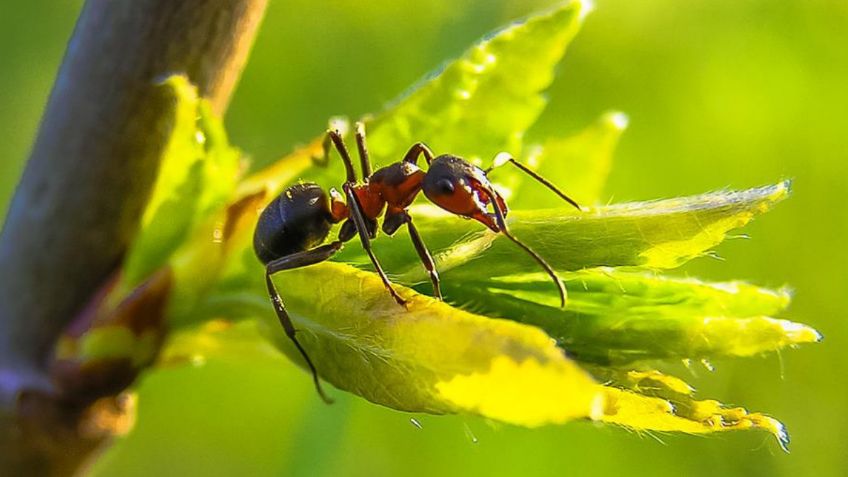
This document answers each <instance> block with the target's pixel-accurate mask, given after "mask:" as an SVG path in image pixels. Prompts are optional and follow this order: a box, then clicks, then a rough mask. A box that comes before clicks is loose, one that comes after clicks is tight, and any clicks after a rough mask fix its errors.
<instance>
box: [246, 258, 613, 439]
mask: <svg viewBox="0 0 848 477" xmlns="http://www.w3.org/2000/svg"><path fill="white" fill-rule="evenodd" d="M256 276H258V277H260V278H261V273H258V274H257V275H256ZM275 282H276V283H277V286H278V287H279V289H280V290H283V291H284V294H285V297H286V298H285V300H286V305H287V308H289V310H290V312H291V314H292V317H293V320H294V322H295V326H296V327H297V328H298V330H300V332H299V334H298V339H299V340H300V341H301V343H302V344H303V345H304V347H305V348H306V349H307V350H308V352H309V354H310V356H311V358H312V359H313V361H314V362H315V365H316V366H317V368H318V369H319V370H320V373H321V375H322V376H323V377H324V378H325V379H327V380H328V381H329V382H331V383H333V384H334V385H335V386H336V387H339V388H341V389H344V390H347V391H351V392H354V393H356V394H358V395H360V396H363V397H365V398H366V399H368V400H370V401H372V402H375V403H378V404H383V405H386V406H389V407H392V408H395V409H401V410H407V411H418V412H431V413H452V412H465V413H472V414H478V415H481V416H485V417H490V418H493V419H497V420H500V421H503V422H509V423H513V424H521V425H526V426H537V425H541V424H545V423H555V422H565V421H568V420H571V419H574V418H578V417H588V416H590V415H591V414H592V412H593V409H594V408H595V407H597V406H598V403H599V401H598V399H599V390H598V389H597V387H596V386H595V384H594V381H593V380H592V379H591V378H590V377H589V375H588V374H587V373H585V372H584V371H583V370H581V369H580V368H579V367H578V366H577V365H575V364H574V363H573V362H572V361H570V360H568V359H567V358H566V357H565V356H564V355H563V353H562V352H561V351H560V350H559V349H558V348H557V347H556V346H555V343H554V342H553V340H551V339H550V338H549V337H548V336H547V335H546V334H545V333H543V332H542V331H540V330H538V329H536V328H533V327H530V326H526V325H521V324H519V323H514V322H511V321H507V320H494V319H490V318H486V317H483V316H479V315H474V314H472V313H468V312H465V311H462V310H459V309H456V308H452V307H450V306H448V305H446V304H444V303H441V302H438V301H435V300H433V299H430V298H428V297H425V296H422V295H418V294H416V293H414V292H412V291H411V290H406V289H403V288H402V287H398V288H399V290H400V292H401V293H402V294H403V295H404V296H405V298H407V299H409V300H410V302H409V304H408V309H407V310H405V311H404V310H403V308H402V307H400V305H398V304H397V303H396V302H395V301H394V300H393V299H392V298H391V297H390V296H389V295H388V294H387V293H386V290H385V288H384V286H383V284H382V282H381V281H380V280H379V278H377V277H376V276H375V275H374V274H372V273H366V272H362V271H359V270H356V269H355V268H352V267H350V266H347V265H342V264H337V263H323V264H320V265H316V266H312V267H309V268H306V269H298V270H291V271H286V272H283V273H279V274H277V275H276V276H275ZM259 288H260V289H261V286H260V287H259ZM257 291H258V290H257ZM257 299H262V300H263V301H265V302H267V298H266V297H265V296H258V297H257ZM263 308H265V309H267V308H268V307H267V305H266V306H265V307H263ZM263 317H265V318H268V319H269V322H270V326H269V332H270V333H271V336H272V337H273V339H274V340H275V342H276V343H277V344H278V345H279V346H280V347H281V348H282V349H283V350H284V351H285V352H286V353H287V354H289V356H290V357H292V358H293V359H296V360H298V361H300V358H299V355H298V354H297V352H296V351H295V350H294V348H293V347H292V345H291V342H290V341H289V339H288V338H287V337H285V335H284V334H283V333H282V330H281V328H280V326H279V323H278V322H277V320H276V319H275V317H274V316H273V314H272V313H264V314H263Z"/></svg>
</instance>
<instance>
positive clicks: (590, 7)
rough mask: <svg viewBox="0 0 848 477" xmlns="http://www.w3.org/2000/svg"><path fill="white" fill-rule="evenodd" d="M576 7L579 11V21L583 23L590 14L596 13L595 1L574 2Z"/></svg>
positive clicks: (580, 0)
mask: <svg viewBox="0 0 848 477" xmlns="http://www.w3.org/2000/svg"><path fill="white" fill-rule="evenodd" d="M574 6H575V7H576V8H577V9H578V10H579V13H578V19H579V20H580V21H581V22H582V21H584V20H585V19H586V17H587V16H589V14H590V13H592V12H593V11H595V2H594V0H579V1H575V2H574Z"/></svg>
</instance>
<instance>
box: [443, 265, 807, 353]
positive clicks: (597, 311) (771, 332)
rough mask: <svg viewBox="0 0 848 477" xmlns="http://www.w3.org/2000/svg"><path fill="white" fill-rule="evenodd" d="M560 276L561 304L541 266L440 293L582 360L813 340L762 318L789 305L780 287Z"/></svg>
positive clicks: (768, 347)
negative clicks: (529, 330) (564, 292)
mask: <svg viewBox="0 0 848 477" xmlns="http://www.w3.org/2000/svg"><path fill="white" fill-rule="evenodd" d="M562 278H563V279H564V280H565V283H566V286H567V288H568V290H569V302H568V306H567V308H565V309H562V308H559V300H558V297H557V295H556V293H555V292H554V289H553V287H552V285H551V282H550V278H548V277H547V276H546V275H543V274H539V273H533V274H525V275H512V276H509V277H504V278H500V279H492V278H490V277H482V278H478V279H476V280H473V281H462V282H460V281H453V282H446V283H445V286H444V290H445V291H447V293H449V295H450V296H458V297H462V300H463V304H464V307H465V308H468V309H473V310H475V311H477V312H479V313H483V314H486V315H490V316H499V317H504V318H509V319H512V320H515V321H519V322H522V323H527V324H531V325H534V326H538V327H539V328H541V329H543V330H545V331H546V332H547V333H548V334H549V335H550V336H552V337H553V338H555V339H556V340H557V343H558V344H559V345H560V346H561V347H562V348H564V349H565V350H566V351H567V352H568V355H569V356H570V357H572V358H574V359H577V360H579V361H584V362H590V363H598V364H613V365H623V364H629V363H633V362H635V361H644V360H657V359H666V360H667V359H696V360H697V359H712V358H720V357H741V356H752V355H757V354H762V353H765V352H769V351H775V350H779V349H782V348H786V347H790V346H797V345H799V344H802V343H812V342H817V341H819V339H820V338H821V337H820V335H819V334H818V332H817V331H815V330H814V329H812V328H810V327H808V326H805V325H802V324H799V323H794V322H791V321H786V320H779V319H775V318H771V317H769V315H771V316H775V315H777V314H779V313H781V312H782V311H783V310H784V309H785V308H786V307H787V306H788V305H789V300H790V297H789V294H788V293H787V292H786V291H785V290H780V291H775V290H769V289H765V288H759V287H755V286H753V285H749V284H747V283H744V282H738V281H737V282H729V283H707V282H702V281H699V280H695V279H676V278H671V277H664V276H657V275H653V274H648V273H643V272H626V271H620V270H614V269H591V270H583V271H580V272H570V273H566V274H563V276H562Z"/></svg>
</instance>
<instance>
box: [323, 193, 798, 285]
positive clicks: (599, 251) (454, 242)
mask: <svg viewBox="0 0 848 477" xmlns="http://www.w3.org/2000/svg"><path fill="white" fill-rule="evenodd" d="M789 190H790V184H789V182H782V183H779V184H776V185H773V186H767V187H760V188H754V189H748V190H743V191H719V192H712V193H708V194H703V195H698V196H692V197H684V198H676V199H665V200H657V201H650V202H634V203H627V204H617V205H610V206H602V207H597V208H594V209H591V210H590V211H587V212H578V211H576V210H574V209H543V210H533V211H516V212H514V213H512V214H510V220H509V223H510V228H511V230H512V231H513V233H514V234H515V235H516V236H517V237H519V238H521V239H522V240H523V241H525V242H526V243H527V244H529V245H530V246H531V247H532V248H533V249H534V250H536V251H537V252H538V253H539V255H541V256H542V257H544V258H545V260H547V261H548V262H549V263H550V264H551V265H552V266H553V267H554V268H556V269H557V270H561V271H570V270H580V269H583V268H591V267H601V266H606V267H621V266H640V267H647V268H674V267H677V266H679V265H682V264H683V263H685V262H687V261H688V260H691V259H693V258H695V257H698V256H701V255H703V254H704V253H705V251H707V250H708V249H710V248H711V247H713V246H715V245H717V244H719V243H721V242H722V241H723V240H724V238H725V236H726V234H727V232H729V231H731V230H733V229H736V228H739V227H742V226H744V225H745V224H747V223H748V222H750V221H751V220H752V219H753V218H754V217H755V216H757V215H759V214H762V213H764V212H766V211H768V210H769V209H770V208H771V207H772V206H773V205H774V204H776V203H778V202H780V201H782V200H783V199H785V198H786V197H788V195H789ZM413 216H414V217H415V223H416V224H417V225H418V228H419V229H420V231H421V235H422V237H423V238H424V241H425V242H426V243H427V245H428V246H429V248H430V249H431V250H432V251H433V252H434V253H435V259H436V268H437V269H438V270H439V273H440V274H442V275H443V276H444V278H445V281H446V282H447V281H464V280H473V279H474V278H476V277H479V276H481V275H483V276H489V277H494V276H507V275H510V274H515V273H526V272H527V271H528V269H532V268H531V267H534V268H535V265H534V263H533V261H532V259H530V258H529V257H527V255H526V254H525V253H524V252H523V251H522V250H521V249H519V248H518V247H516V246H515V245H514V244H513V243H511V242H510V241H508V240H506V239H504V238H503V237H501V236H500V235H497V234H494V233H492V232H488V231H485V230H481V229H482V226H481V225H480V224H479V223H477V222H474V221H470V220H461V219H459V218H457V217H451V216H446V215H445V214H442V213H436V212H432V209H424V210H422V209H417V210H415V211H413ZM447 224H449V226H448V225H447ZM377 243H379V251H378V252H377V253H378V255H379V257H380V260H381V262H382V263H383V264H384V266H385V268H386V270H388V271H389V272H395V273H396V275H395V277H396V279H397V280H399V281H401V282H402V283H406V284H415V283H420V282H423V281H426V274H425V273H424V271H423V269H422V267H421V264H420V262H419V261H418V258H417V256H416V255H415V253H412V248H411V245H410V242H409V240H408V239H407V235H406V231H405V230H404V231H402V232H400V233H399V234H398V235H397V236H396V238H395V239H394V240H385V239H382V240H381V239H378V240H377ZM338 260H342V261H351V262H357V263H365V261H366V260H367V259H366V258H365V257H364V253H363V252H362V250H361V249H360V248H359V247H349V248H347V249H345V250H344V251H343V252H342V253H341V254H339V255H338Z"/></svg>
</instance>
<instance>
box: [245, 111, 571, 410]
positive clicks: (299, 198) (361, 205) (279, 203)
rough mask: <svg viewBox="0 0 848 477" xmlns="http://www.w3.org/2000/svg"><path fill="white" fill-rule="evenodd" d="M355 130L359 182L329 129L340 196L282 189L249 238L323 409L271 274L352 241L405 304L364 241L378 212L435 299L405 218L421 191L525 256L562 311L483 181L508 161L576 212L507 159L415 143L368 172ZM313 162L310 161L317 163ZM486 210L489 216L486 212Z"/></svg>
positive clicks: (417, 238)
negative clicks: (407, 243)
mask: <svg viewBox="0 0 848 477" xmlns="http://www.w3.org/2000/svg"><path fill="white" fill-rule="evenodd" d="M355 129H356V131H355V135H356V145H357V149H358V152H359V159H360V164H361V169H362V176H363V180H362V182H359V181H358V180H357V177H356V172H355V171H354V168H353V162H352V161H351V158H350V154H349V153H348V150H347V147H346V146H345V143H344V140H343V139H342V135H341V133H340V132H339V131H338V130H334V129H330V130H328V131H327V133H326V135H325V137H324V141H323V143H322V146H323V157H322V158H320V161H321V162H322V163H326V162H327V161H328V160H329V154H330V148H331V145H332V146H335V149H336V150H337V151H338V153H339V155H340V156H341V158H342V161H343V162H344V166H345V170H346V173H347V180H346V181H345V182H344V184H342V192H343V194H342V193H339V192H338V191H337V190H336V189H334V188H333V189H330V191H329V194H328V193H327V192H325V191H324V190H323V189H322V188H321V187H320V186H318V185H317V184H315V183H312V182H304V183H299V184H295V185H293V186H291V187H289V188H287V189H286V190H284V191H283V192H282V193H281V194H280V195H279V196H278V197H277V198H275V199H274V200H273V201H272V202H271V203H270V204H268V205H267V206H266V208H265V209H264V210H263V211H262V213H261V215H260V217H259V222H258V223H257V225H256V230H255V232H254V236H253V248H254V251H255V252H256V256H257V257H258V258H259V260H260V261H261V262H262V263H263V264H264V265H265V284H266V286H267V288H268V295H269V297H270V298H271V302H272V303H273V305H274V310H275V311H276V313H277V317H278V318H279V320H280V323H281V324H282V326H283V329H284V330H285V333H286V335H287V336H288V337H289V339H291V340H292V342H293V343H294V345H295V347H297V350H298V351H299V352H300V354H301V356H303V359H304V361H306V364H307V366H308V367H309V370H310V372H311V373H312V380H313V382H314V383H315V389H316V390H317V391H318V394H319V395H320V396H321V398H322V399H323V400H324V401H325V402H327V403H331V402H332V400H331V399H330V398H329V397H327V395H326V394H324V391H323V390H322V388H321V383H320V381H319V379H318V373H317V371H316V369H315V366H314V365H313V364H312V360H311V359H310V358H309V355H308V354H307V353H306V350H304V349H303V347H302V346H301V344H300V343H299V342H298V340H297V338H296V336H295V333H296V330H295V328H294V325H293V324H292V321H291V318H290V317H289V314H288V312H287V311H286V308H285V306H284V305H283V300H282V298H280V294H279V293H278V292H277V289H276V287H275V286H274V283H273V281H272V280H271V276H272V275H273V274H274V273H276V272H279V271H282V270H289V269H293V268H300V267H305V266H308V265H313V264H316V263H319V262H323V261H325V260H327V259H329V258H330V257H332V256H333V255H335V254H336V253H337V252H338V251H339V250H341V248H342V246H343V244H344V243H345V242H347V241H349V240H351V239H352V238H353V237H354V236H356V235H358V236H359V240H360V242H361V243H362V248H363V249H364V250H365V252H366V253H367V254H368V257H369V258H370V259H371V263H373V264H374V269H375V270H376V271H377V274H378V275H379V276H380V279H381V280H382V281H383V284H384V285H385V286H386V289H387V290H388V292H389V293H390V294H391V296H392V298H394V299H395V301H397V303H398V304H400V305H403V306H405V305H406V301H405V300H404V299H403V298H402V297H401V296H400V295H398V293H397V292H396V291H395V289H394V287H392V283H391V282H390V281H389V278H388V277H387V276H386V273H385V272H384V271H383V268H382V267H381V266H380V262H379V261H378V260H377V257H376V256H375V255H374V252H373V250H372V249H371V240H372V239H374V238H376V236H377V219H378V218H379V217H380V215H382V214H383V211H384V209H385V216H384V218H383V226H382V229H383V232H384V233H385V234H386V235H393V234H394V233H395V232H396V231H397V230H398V229H399V228H400V227H402V226H404V225H406V227H407V229H408V230H409V236H410V238H411V239H412V245H413V246H414V247H415V251H416V252H417V253H418V256H419V258H420V259H421V262H422V263H423V265H424V268H425V269H426V270H427V273H428V274H429V276H430V281H431V282H432V284H433V294H434V295H435V297H436V298H437V299H439V300H441V299H442V292H441V288H440V286H439V274H438V272H437V271H436V266H435V263H434V262H433V257H432V255H431V254H430V252H429V250H427V247H426V246H425V245H424V241H423V240H422V239H421V235H420V234H419V233H418V230H417V229H416V228H415V225H414V223H413V221H412V216H410V215H409V213H408V210H407V209H408V208H409V206H410V205H411V204H412V202H413V200H415V198H416V197H417V196H418V193H419V192H421V191H423V192H424V195H425V196H426V197H427V198H428V199H429V200H430V201H432V202H433V203H435V204H436V205H438V206H439V207H441V208H442V209H444V210H446V211H448V212H450V213H452V214H455V215H458V216H460V217H463V218H466V219H474V220H477V221H478V222H480V223H482V224H483V225H485V226H486V227H488V228H489V229H490V230H491V231H493V232H496V233H501V234H503V235H504V236H506V237H507V238H508V239H509V240H511V241H512V242H514V243H515V244H516V245H518V246H519V247H520V248H522V249H523V250H524V251H525V252H527V254H528V255H530V256H531V257H532V258H533V259H534V260H535V261H536V262H538V263H539V265H540V266H541V267H542V268H543V269H544V270H545V272H546V273H547V274H548V275H549V276H550V277H551V278H552V279H553V281H554V283H555V284H556V287H557V290H558V292H559V297H560V304H561V306H562V307H565V300H566V291H565V286H564V285H563V283H562V281H561V280H560V279H559V277H557V275H556V273H555V272H554V270H553V268H552V267H551V266H550V265H549V264H548V263H547V262H546V261H545V260H544V259H543V258H542V257H541V256H539V255H538V254H537V253H536V252H534V251H533V249H531V248H530V247H528V246H527V245H525V244H524V243H522V242H521V241H519V240H518V239H517V238H515V236H514V235H512V233H511V232H510V231H509V228H508V227H507V224H506V215H507V212H508V209H507V205H506V202H505V201H504V199H503V197H501V195H500V194H499V193H498V192H497V191H496V190H495V189H494V187H493V186H492V184H491V183H490V182H489V179H488V177H487V174H488V173H490V172H491V171H492V170H493V169H494V168H496V167H499V166H501V165H503V164H505V163H507V162H510V163H512V164H513V165H515V166H516V167H518V168H519V169H520V170H522V171H524V172H525V173H527V174H529V175H530V176H531V177H533V178H534V179H535V180H537V181H539V182H540V183H542V184H543V185H544V186H546V187H547V188H549V189H550V190H552V191H553V192H555V193H556V194H557V195H559V196H560V197H561V198H562V199H564V200H565V201H567V202H568V203H569V204H571V205H573V206H574V207H576V208H577V209H578V210H582V209H580V206H579V205H577V203H576V202H574V201H573V200H571V199H570V198H569V197H568V196H566V195H565V194H563V193H562V192H561V191H560V190H559V189H557V188H556V186H554V185H553V184H552V183H550V182H548V181H547V180H546V179H544V178H542V177H541V176H539V175H538V174H536V173H535V172H533V171H532V170H530V169H529V168H527V167H526V166H524V165H523V164H521V163H520V162H518V161H516V160H515V159H514V158H512V157H511V156H509V155H508V154H506V153H501V154H498V156H497V157H496V158H495V163H494V165H493V166H492V167H490V168H488V169H486V170H483V169H481V168H479V167H477V166H475V165H473V164H471V163H469V162H468V161H466V160H464V159H462V158H460V157H457V156H454V155H450V154H443V155H440V156H438V157H434V155H433V152H432V151H431V150H430V148H428V147H427V146H426V145H425V144H424V143H421V142H419V143H416V144H414V145H413V146H412V147H411V148H410V149H409V151H408V152H407V153H406V155H405V156H404V158H403V160H401V161H400V162H395V163H393V164H389V165H388V166H386V167H383V168H381V169H378V170H377V171H375V172H373V173H372V172H371V161H370V159H369V156H368V148H367V146H366V142H365V127H364V125H363V124H362V123H361V122H359V123H357V124H356V128H355ZM419 156H423V157H424V160H425V161H426V162H427V166H428V169H427V171H426V172H425V171H423V170H422V169H420V168H419V167H418V164H417V163H418V158H419ZM318 160H319V159H317V158H316V161H318ZM489 206H491V208H492V210H493V212H489ZM342 221H344V223H343V224H342V226H341V228H340V229H339V234H338V238H337V239H336V240H335V241H333V242H331V243H328V244H325V245H321V244H322V243H323V242H324V241H325V239H326V238H327V236H328V235H329V234H330V228H331V227H332V226H333V224H337V223H339V222H342Z"/></svg>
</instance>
